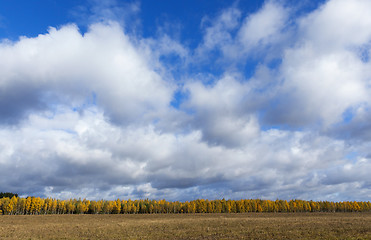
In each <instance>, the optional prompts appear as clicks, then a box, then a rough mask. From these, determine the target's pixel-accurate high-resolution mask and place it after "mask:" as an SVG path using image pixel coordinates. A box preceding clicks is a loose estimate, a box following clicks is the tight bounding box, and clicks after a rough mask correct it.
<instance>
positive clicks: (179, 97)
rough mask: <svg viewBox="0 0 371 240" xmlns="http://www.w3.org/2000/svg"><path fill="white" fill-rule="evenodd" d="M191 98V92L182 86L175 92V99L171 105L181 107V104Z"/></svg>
mask: <svg viewBox="0 0 371 240" xmlns="http://www.w3.org/2000/svg"><path fill="white" fill-rule="evenodd" d="M188 98H189V92H187V91H184V90H182V89H181V88H180V89H178V90H177V91H175V92H174V95H173V100H172V101H171V102H170V105H171V106H172V107H174V108H176V109H179V108H180V105H181V104H182V103H183V102H184V101H186V100H187V99H188Z"/></svg>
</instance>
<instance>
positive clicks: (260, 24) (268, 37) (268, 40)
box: [238, 1, 288, 52]
mask: <svg viewBox="0 0 371 240" xmlns="http://www.w3.org/2000/svg"><path fill="white" fill-rule="evenodd" d="M287 21H288V10H287V9H285V8H284V7H283V6H282V5H281V4H279V3H278V2H276V1H267V2H266V3H265V4H264V6H263V7H262V8H261V9H260V10H259V11H258V12H256V13H254V14H251V15H249V16H247V17H246V18H245V20H244V23H243V24H242V26H241V28H240V29H239V33H238V40H239V41H240V43H241V44H242V46H243V48H245V51H247V52H250V51H253V50H256V48H264V47H266V46H267V45H270V44H274V43H277V42H278V41H280V40H282V39H281V38H282V34H283V33H282V32H283V30H284V28H285V26H286V24H287Z"/></svg>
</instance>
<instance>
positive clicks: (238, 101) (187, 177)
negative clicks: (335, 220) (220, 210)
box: [0, 0, 371, 201]
mask: <svg viewBox="0 0 371 240" xmlns="http://www.w3.org/2000/svg"><path fill="white" fill-rule="evenodd" d="M369 9H371V1H370V0H354V1H347V0H329V1H300V2H298V1H289V0H287V1H285V0H266V1H242V0H241V1H221V0H216V1H170V0H167V1H149V0H148V1H118V0H106V1H95V0H79V1H46V0H44V1H42V0H39V1H32V2H31V1H25V0H24V1H20V0H16V1H1V2H0V39H1V40H0V72H1V73H2V74H1V77H0V176H1V177H0V187H1V189H0V190H1V191H3V192H4V191H11V192H17V193H19V194H20V195H24V196H28V195H35V196H42V197H56V198H63V199H65V198H70V197H76V198H78V197H82V198H84V197H85V198H89V199H102V198H105V199H115V198H132V199H133V198H151V199H163V198H166V199H168V200H191V199H196V198H208V199H217V198H230V199H241V198H263V199H272V200H275V199H277V198H279V199H292V198H296V199H305V200H311V199H312V200H333V201H345V200H360V201H363V200H369V199H370V198H371V190H370V189H371V187H370V186H371V178H370V176H369V172H370V171H371V151H370V149H371V148H370V147H371V125H370V123H369V122H370V117H371V113H370V105H371V98H370V96H371V94H370V93H371V89H370V86H371V84H370V83H371V64H370V61H369V56H370V53H371V52H370V49H371V17H370V14H369Z"/></svg>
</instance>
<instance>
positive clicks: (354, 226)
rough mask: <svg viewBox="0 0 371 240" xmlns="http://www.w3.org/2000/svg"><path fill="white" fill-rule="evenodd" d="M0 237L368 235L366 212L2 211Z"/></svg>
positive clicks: (369, 224)
mask: <svg viewBox="0 0 371 240" xmlns="http://www.w3.org/2000/svg"><path fill="white" fill-rule="evenodd" d="M0 239H371V213H370V212H365V213H243V214H242V213H241V214H225V213H224V214H114V215H21V216H19V215H18V216H6V215H3V216H0Z"/></svg>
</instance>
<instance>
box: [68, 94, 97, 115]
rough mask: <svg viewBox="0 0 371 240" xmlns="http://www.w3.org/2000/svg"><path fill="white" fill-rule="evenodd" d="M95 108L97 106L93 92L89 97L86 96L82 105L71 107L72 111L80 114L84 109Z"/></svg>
mask: <svg viewBox="0 0 371 240" xmlns="http://www.w3.org/2000/svg"><path fill="white" fill-rule="evenodd" d="M96 106H97V94H96V93H95V92H92V93H91V95H90V96H87V97H86V98H85V101H84V102H83V103H82V104H80V105H76V106H72V111H74V112H81V111H84V110H85V109H90V108H92V107H96Z"/></svg>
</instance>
